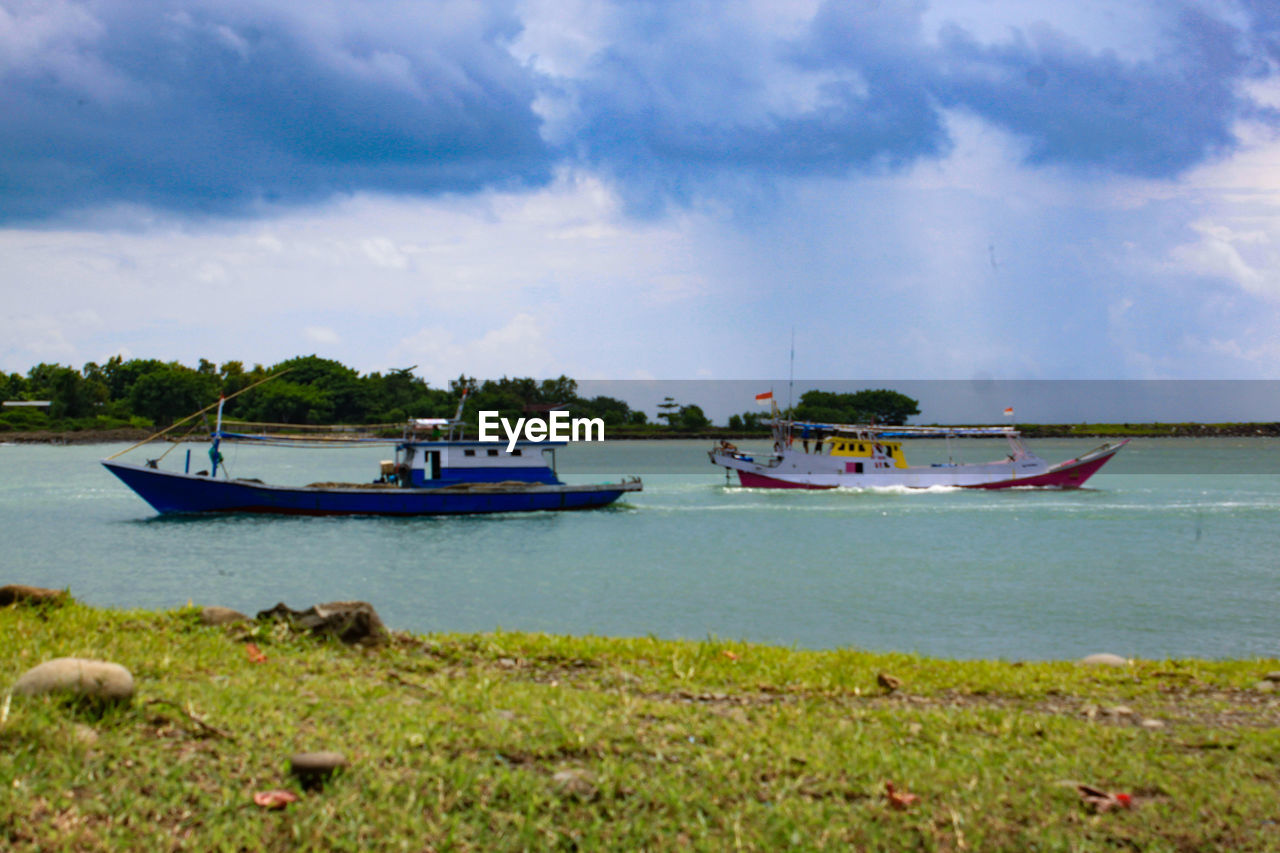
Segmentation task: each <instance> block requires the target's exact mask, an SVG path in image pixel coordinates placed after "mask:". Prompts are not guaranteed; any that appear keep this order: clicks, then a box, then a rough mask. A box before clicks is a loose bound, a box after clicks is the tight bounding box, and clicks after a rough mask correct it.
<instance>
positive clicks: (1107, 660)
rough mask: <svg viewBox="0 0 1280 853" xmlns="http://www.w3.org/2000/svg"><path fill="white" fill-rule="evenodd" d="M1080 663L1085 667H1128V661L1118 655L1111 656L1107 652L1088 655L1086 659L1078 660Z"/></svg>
mask: <svg viewBox="0 0 1280 853" xmlns="http://www.w3.org/2000/svg"><path fill="white" fill-rule="evenodd" d="M1080 663H1082V664H1085V665H1086V666H1128V665H1129V661H1127V660H1125V659H1124V658H1122V657H1120V656H1119V655H1113V654H1110V653H1108V652H1099V653H1098V654H1094V655H1089V656H1087V657H1083V658H1080Z"/></svg>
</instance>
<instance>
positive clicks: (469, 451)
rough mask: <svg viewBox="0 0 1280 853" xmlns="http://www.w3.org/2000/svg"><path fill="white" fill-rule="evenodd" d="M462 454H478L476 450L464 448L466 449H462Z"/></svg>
mask: <svg viewBox="0 0 1280 853" xmlns="http://www.w3.org/2000/svg"><path fill="white" fill-rule="evenodd" d="M462 455H463V456H475V455H476V452H475V451H474V450H464V451H462Z"/></svg>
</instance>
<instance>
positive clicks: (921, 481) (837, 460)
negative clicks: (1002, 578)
mask: <svg viewBox="0 0 1280 853" xmlns="http://www.w3.org/2000/svg"><path fill="white" fill-rule="evenodd" d="M770 424H771V426H772V428H773V450H772V452H766V453H763V454H761V453H749V452H744V451H741V450H739V449H738V448H737V447H735V446H734V445H732V444H730V443H728V442H725V441H722V442H720V443H719V444H718V445H717V446H716V447H714V448H713V449H712V450H711V451H710V456H711V461H712V462H713V463H714V464H716V465H720V466H721V467H724V468H726V469H728V470H730V471H737V472H738V481H739V482H740V483H741V484H742V485H743V486H746V487H749V488H757V489H836V488H851V489H876V488H889V487H906V488H913V489H927V488H931V487H939V486H941V487H954V488H964V489H1011V488H1048V489H1078V488H1080V487H1081V486H1083V485H1084V483H1085V481H1086V480H1088V479H1089V478H1090V477H1091V476H1093V475H1094V474H1095V473H1097V471H1098V469H1099V468H1101V467H1102V466H1103V465H1105V464H1107V462H1108V461H1109V460H1110V459H1111V457H1112V456H1115V455H1116V452H1117V451H1119V450H1120V448H1122V447H1124V446H1125V445H1126V444H1128V443H1129V440H1128V439H1125V440H1123V441H1117V442H1112V443H1108V444H1103V445H1102V446H1100V447H1097V448H1095V449H1093V450H1091V451H1089V452H1088V453H1085V454H1083V455H1081V456H1079V457H1077V458H1075V459H1068V460H1066V461H1065V462H1059V463H1058V464H1056V465H1051V464H1050V463H1048V462H1047V461H1045V460H1044V459H1041V458H1040V457H1039V456H1037V455H1036V454H1034V453H1032V452H1031V451H1030V450H1029V449H1027V447H1026V445H1025V444H1023V442H1022V435H1021V433H1020V432H1019V431H1018V430H1017V428H1015V427H919V426H884V425H879V426H877V425H869V424H826V423H813V422H807V421H792V420H785V419H782V418H778V417H775V418H774V419H773V420H772V421H770ZM922 438H934V439H947V440H948V447H949V446H950V439H952V438H1003V439H1005V440H1006V441H1007V442H1008V444H1009V452H1008V454H1007V455H1006V456H1005V457H1004V458H1003V459H998V460H996V461H993V462H978V463H958V462H952V461H947V462H941V463H933V464H930V465H908V464H907V460H906V456H905V455H904V453H903V441H904V440H908V439H922ZM948 457H950V453H948Z"/></svg>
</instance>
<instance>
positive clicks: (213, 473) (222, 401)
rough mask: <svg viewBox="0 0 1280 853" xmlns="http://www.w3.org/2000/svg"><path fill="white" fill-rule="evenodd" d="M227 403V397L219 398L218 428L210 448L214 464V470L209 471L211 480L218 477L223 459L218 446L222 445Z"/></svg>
mask: <svg viewBox="0 0 1280 853" xmlns="http://www.w3.org/2000/svg"><path fill="white" fill-rule="evenodd" d="M226 403H227V398H226V395H219V396H218V421H217V426H215V427H214V429H213V446H212V447H210V448H209V461H210V462H212V463H213V468H212V469H210V471H209V476H210V477H211V478H213V477H217V476H218V462H219V460H221V459H222V454H221V453H219V452H218V445H219V444H220V443H222V407H223V406H225V405H226Z"/></svg>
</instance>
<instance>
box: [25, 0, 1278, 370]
mask: <svg viewBox="0 0 1280 853" xmlns="http://www.w3.org/2000/svg"><path fill="white" fill-rule="evenodd" d="M1278 61H1280V5H1277V4H1276V3H1275V2H1274V0H1221V2H1215V0H1202V2H1195V3H1181V2H1177V0H1150V2H1144V0H1125V2H1119V0H1108V2H1094V0H1073V2H1070V3H1061V2H1052V3H1051V2H1035V0H956V2H940V0H915V2H913V0H735V2H711V1H710V0H688V2H646V1H645V0H621V1H620V2H608V1H607V0H591V1H590V2H588V0H509V1H507V0H465V1H462V0H460V1H459V2H452V1H451V0H446V2H434V1H433V0H410V2H398V1H397V0H385V1H376V2H355V0H308V2H305V3H299V2H284V0H89V2H80V0H0V288H2V293H3V310H0V370H5V371H18V372H25V371H26V370H27V369H28V368H29V367H30V366H31V365H33V364H35V363H38V362H41V361H49V362H58V363H63V364H70V365H73V366H77V367H79V366H80V365H82V364H84V363H85V362H88V361H102V360H105V359H106V358H108V357H109V356H111V355H114V354H117V353H119V354H123V355H125V356H126V357H130V356H136V357H156V358H162V359H177V360H180V361H183V362H185V363H188V364H194V363H195V362H196V361H197V360H198V359H199V358H202V357H203V358H208V359H210V360H212V361H215V362H222V361H225V360H228V359H239V360H243V361H245V362H248V363H255V362H257V363H264V364H269V363H272V362H274V361H278V360H280V359H283V358H287V357H289V356H293V355H298V354H308V353H317V354H319V355H323V356H326V357H331V358H336V359H339V360H341V361H343V362H344V363H346V364H349V365H351V366H353V367H356V368H358V369H359V370H361V371H372V370H385V369H387V368H389V367H404V366H408V365H418V373H419V374H420V375H423V376H425V377H426V378H427V379H429V380H430V381H432V382H434V383H442V382H444V381H445V380H446V379H447V378H449V377H452V376H457V375H458V374H459V373H463V372H465V373H467V374H470V375H479V376H497V375H502V374H508V375H533V376H550V375H557V374H560V373H567V374H569V375H572V376H576V377H579V378H596V379H646V378H653V377H656V378H684V379H693V378H725V379H733V378H751V377H769V376H785V375H786V374H787V371H788V359H789V352H790V347H791V337H792V333H793V330H794V335H795V341H796V355H795V371H796V374H797V375H800V376H806V377H812V378H848V377H884V378H903V379H906V378H917V379H974V378H977V379H1002V378H1005V379H1041V378H1046V379H1064V378H1074V379H1097V378H1111V379H1114V378H1124V379H1147V378H1174V379H1191V378H1196V379H1206V378H1207V379H1260V378H1265V379H1274V378H1280V369H1278V368H1277V365H1278V364H1280V333H1278V330H1280V137H1278V135H1277V133H1278V131H1280V86H1278V85H1277V82H1278V80H1280V76H1278V74H1277V62H1278Z"/></svg>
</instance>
